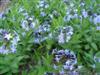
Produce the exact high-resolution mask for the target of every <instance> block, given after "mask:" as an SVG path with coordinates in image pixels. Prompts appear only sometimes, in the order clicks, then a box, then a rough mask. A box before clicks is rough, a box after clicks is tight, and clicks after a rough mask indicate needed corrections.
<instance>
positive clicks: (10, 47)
mask: <svg viewBox="0 0 100 75" xmlns="http://www.w3.org/2000/svg"><path fill="white" fill-rule="evenodd" d="M0 40H1V42H2V43H3V44H2V45H1V46H0V54H9V53H15V52H16V47H17V42H18V41H19V40H20V39H19V36H18V34H17V33H16V32H14V33H10V32H9V31H7V30H4V29H0Z"/></svg>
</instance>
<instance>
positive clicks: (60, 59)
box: [52, 49, 77, 75]
mask: <svg viewBox="0 0 100 75" xmlns="http://www.w3.org/2000/svg"><path fill="white" fill-rule="evenodd" d="M52 55H53V56H54V59H53V61H54V66H53V67H54V69H56V70H57V69H59V67H60V66H59V65H58V63H62V69H61V70H60V71H59V73H60V74H61V75H65V74H68V75H71V74H70V73H77V72H76V67H75V65H76V64H77V58H76V54H75V53H74V52H73V51H71V50H68V49H65V50H57V49H53V51H52Z"/></svg>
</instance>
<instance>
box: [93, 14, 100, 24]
mask: <svg viewBox="0 0 100 75" xmlns="http://www.w3.org/2000/svg"><path fill="white" fill-rule="evenodd" d="M93 22H94V24H98V23H100V15H98V16H96V17H95V18H94V19H93Z"/></svg>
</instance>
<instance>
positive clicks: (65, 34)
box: [58, 26, 73, 44]
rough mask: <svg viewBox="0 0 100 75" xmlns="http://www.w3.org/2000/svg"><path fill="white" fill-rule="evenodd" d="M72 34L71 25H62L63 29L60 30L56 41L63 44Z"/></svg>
mask: <svg viewBox="0 0 100 75" xmlns="http://www.w3.org/2000/svg"><path fill="white" fill-rule="evenodd" d="M72 35H73V28H72V27H71V26H66V27H63V29H62V30H60V34H59V35H58V43H59V44H61V43H62V44H63V43H65V42H69V40H70V39H71V36H72Z"/></svg>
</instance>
